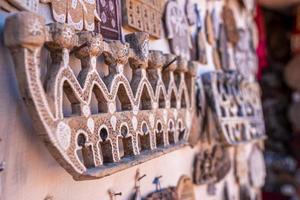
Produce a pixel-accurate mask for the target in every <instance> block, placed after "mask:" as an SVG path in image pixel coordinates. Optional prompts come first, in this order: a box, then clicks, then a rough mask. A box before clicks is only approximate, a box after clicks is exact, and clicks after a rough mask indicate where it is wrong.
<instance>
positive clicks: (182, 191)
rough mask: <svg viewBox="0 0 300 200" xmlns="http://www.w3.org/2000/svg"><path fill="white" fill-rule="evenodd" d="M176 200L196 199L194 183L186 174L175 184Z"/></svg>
mask: <svg viewBox="0 0 300 200" xmlns="http://www.w3.org/2000/svg"><path fill="white" fill-rule="evenodd" d="M176 193H177V195H178V200H196V197H195V192H194V184H193V181H192V179H190V178H189V177H188V176H182V177H181V178H180V180H179V182H178V184H177V187H176Z"/></svg>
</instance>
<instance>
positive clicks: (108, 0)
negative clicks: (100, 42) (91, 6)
mask: <svg viewBox="0 0 300 200" xmlns="http://www.w3.org/2000/svg"><path fill="white" fill-rule="evenodd" d="M96 2H97V11H98V15H99V17H100V19H101V21H100V22H98V23H97V27H96V28H97V32H99V33H101V35H102V36H103V38H106V39H113V40H120V39H121V36H122V35H121V20H120V18H121V14H120V12H121V6H120V0H96Z"/></svg>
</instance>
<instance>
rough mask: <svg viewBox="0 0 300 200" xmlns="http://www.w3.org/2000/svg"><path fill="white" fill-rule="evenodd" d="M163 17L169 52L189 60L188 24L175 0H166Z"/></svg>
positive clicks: (189, 38)
mask: <svg viewBox="0 0 300 200" xmlns="http://www.w3.org/2000/svg"><path fill="white" fill-rule="evenodd" d="M164 18H165V26H166V31H167V37H168V39H169V44H170V49H171V52H172V53H174V54H175V55H177V56H182V57H183V58H185V59H188V60H189V59H190V58H191V55H190V49H191V48H192V44H191V35H190V30H189V25H188V22H187V19H186V16H185V13H184V11H183V10H182V8H181V6H180V5H179V4H178V3H177V1H173V0H170V1H168V2H167V5H166V9H165V15H164Z"/></svg>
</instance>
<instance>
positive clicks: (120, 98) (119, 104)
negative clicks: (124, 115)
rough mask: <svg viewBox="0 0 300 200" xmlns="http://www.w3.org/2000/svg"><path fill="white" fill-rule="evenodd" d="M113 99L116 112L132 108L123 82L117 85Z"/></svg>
mask: <svg viewBox="0 0 300 200" xmlns="http://www.w3.org/2000/svg"><path fill="white" fill-rule="evenodd" d="M115 100H116V108H117V112H121V111H126V110H132V104H131V101H130V98H129V96H128V93H127V91H126V89H125V86H124V84H122V83H121V84H120V85H119V87H118V91H117V94H116V99H115Z"/></svg>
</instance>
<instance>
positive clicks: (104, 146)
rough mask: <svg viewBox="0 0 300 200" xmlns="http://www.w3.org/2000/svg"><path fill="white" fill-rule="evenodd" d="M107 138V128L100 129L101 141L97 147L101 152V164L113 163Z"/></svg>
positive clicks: (110, 146) (110, 144)
mask: <svg viewBox="0 0 300 200" xmlns="http://www.w3.org/2000/svg"><path fill="white" fill-rule="evenodd" d="M108 136H109V135H108V130H107V128H106V127H102V128H101V129H100V131H99V137H100V139H101V140H100V142H99V144H98V147H99V149H100V150H101V154H102V161H103V164H107V163H112V162H114V157H113V148H112V143H111V140H110V139H109V138H108Z"/></svg>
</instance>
